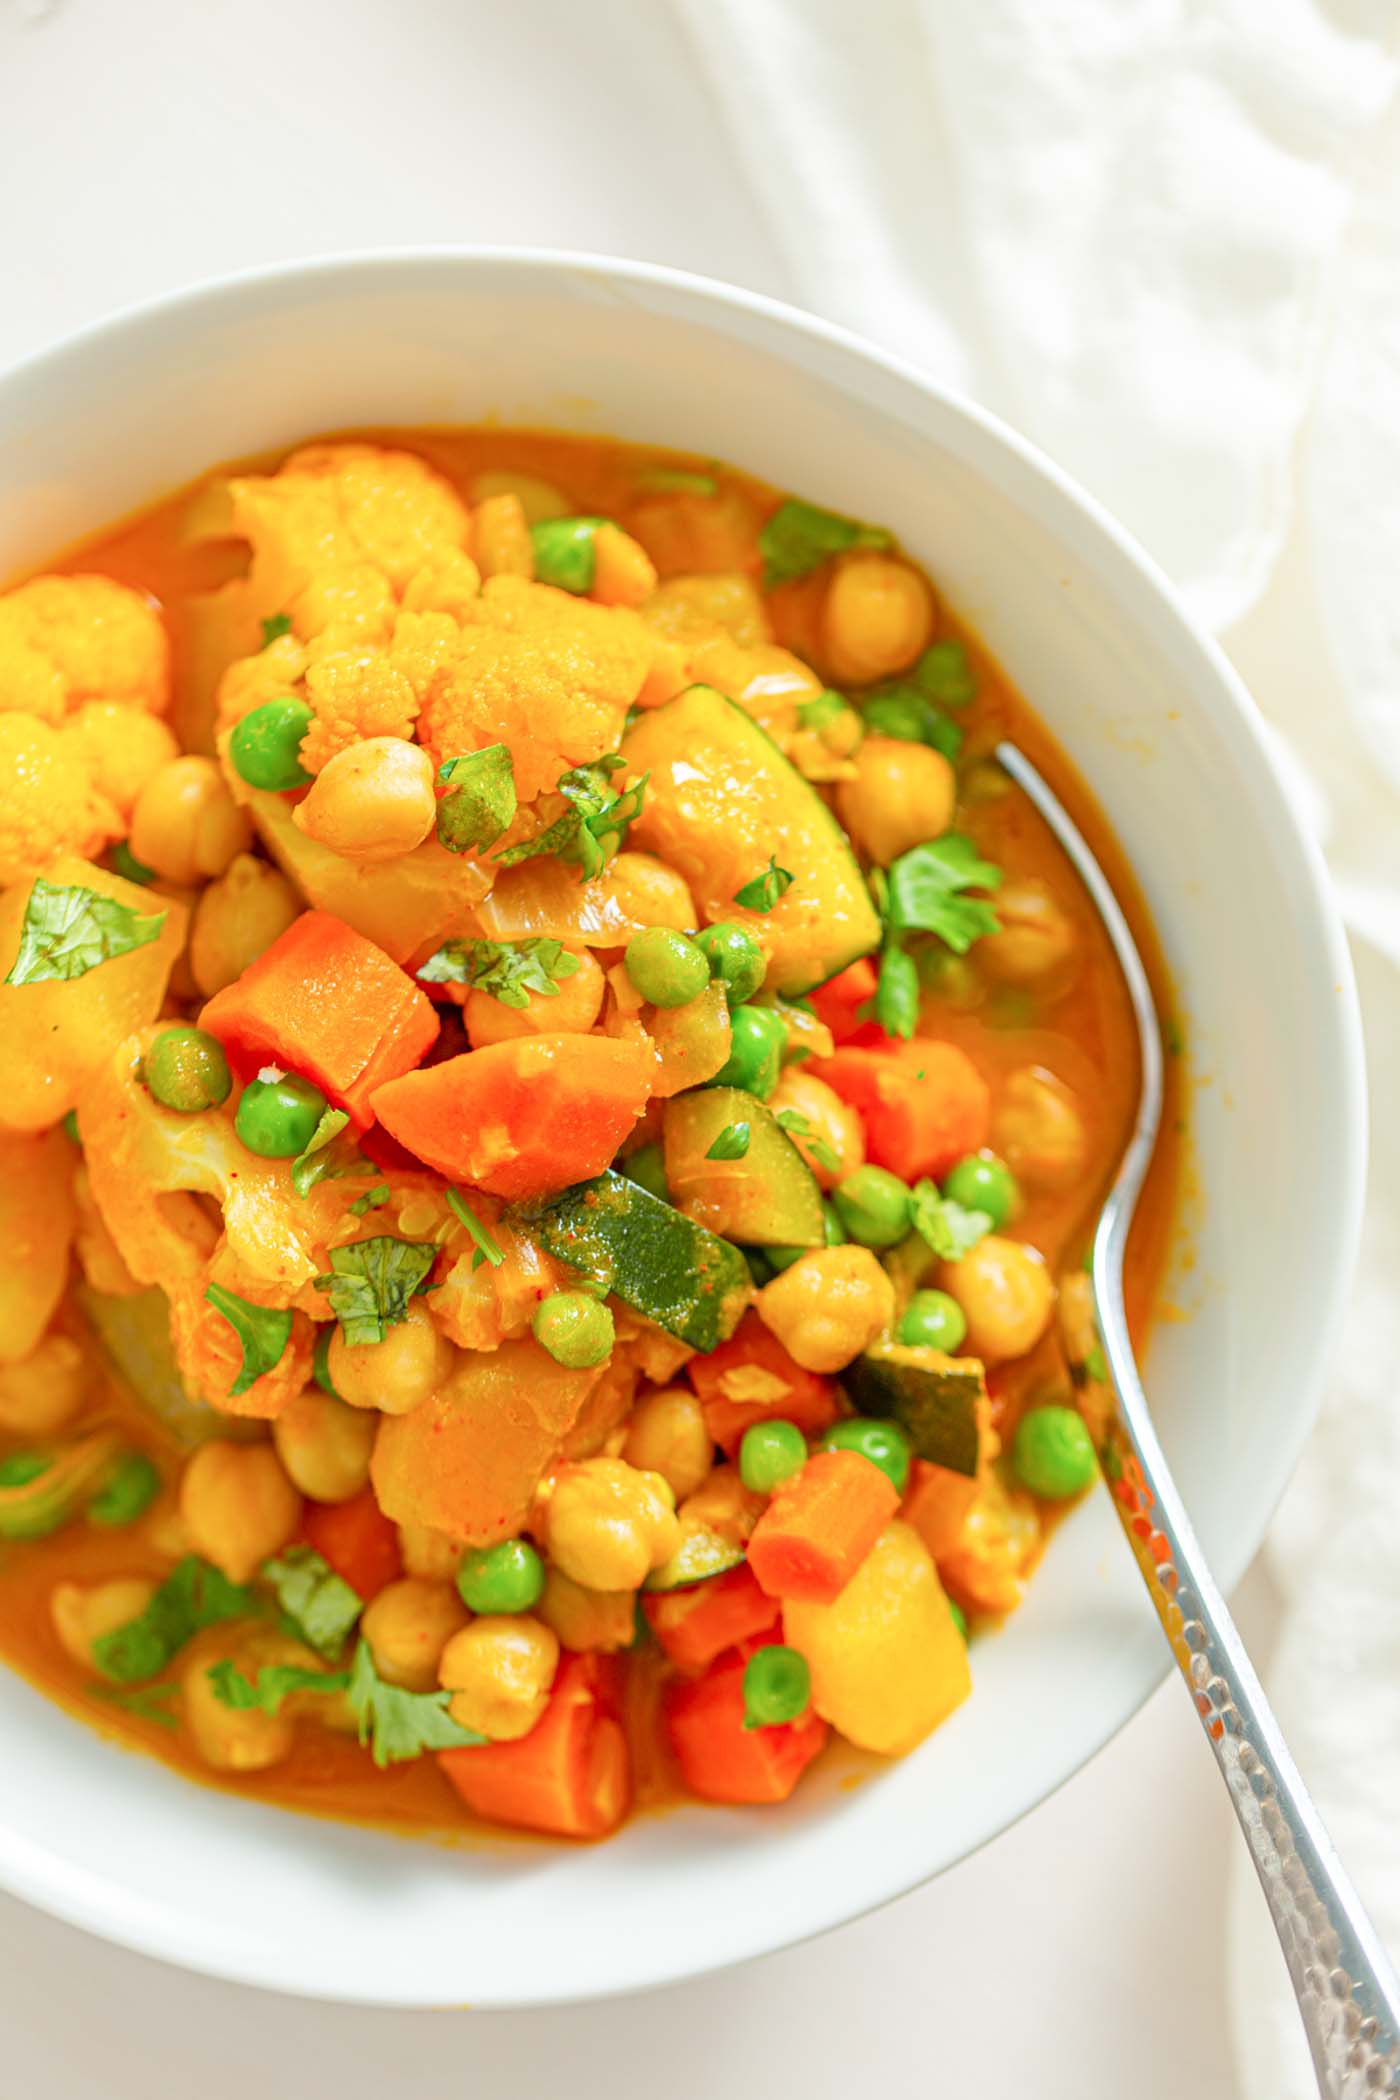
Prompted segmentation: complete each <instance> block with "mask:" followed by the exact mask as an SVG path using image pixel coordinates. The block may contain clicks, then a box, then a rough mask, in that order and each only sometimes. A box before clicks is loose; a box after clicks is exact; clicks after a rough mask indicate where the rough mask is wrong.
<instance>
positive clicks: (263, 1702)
mask: <svg viewBox="0 0 1400 2100" xmlns="http://www.w3.org/2000/svg"><path fill="white" fill-rule="evenodd" d="M204 1674H205V1675H206V1677H207V1678H208V1679H209V1682H210V1684H211V1685H212V1686H213V1687H214V1697H215V1698H216V1699H217V1700H218V1702H219V1704H220V1705H221V1706H227V1707H231V1708H232V1710H233V1712H234V1713H238V1714H246V1713H260V1714H269V1715H275V1714H278V1713H280V1712H281V1710H282V1701H283V1700H284V1699H288V1698H290V1697H291V1695H292V1693H293V1692H344V1691H348V1690H349V1687H350V1672H349V1671H348V1670H336V1671H327V1670H301V1669H298V1668H297V1666H296V1665H295V1663H269V1664H267V1665H266V1666H265V1667H264V1668H263V1669H261V1670H259V1671H258V1673H257V1675H256V1677H249V1676H248V1675H247V1674H246V1673H245V1672H244V1671H242V1670H240V1669H239V1667H238V1665H237V1663H235V1662H230V1661H229V1660H228V1659H227V1658H225V1660H224V1661H223V1662H216V1663H214V1664H213V1665H212V1667H211V1668H210V1669H208V1670H206V1671H205V1673H204Z"/></svg>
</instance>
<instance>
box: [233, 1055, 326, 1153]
mask: <svg viewBox="0 0 1400 2100" xmlns="http://www.w3.org/2000/svg"><path fill="white" fill-rule="evenodd" d="M266 1070H267V1072H268V1073H271V1074H274V1075H275V1076H273V1077H265V1076H264V1074H263V1073H259V1075H258V1077H257V1078H256V1079H250V1080H249V1081H248V1084H247V1085H246V1086H245V1087H244V1089H243V1092H242V1093H241V1094H240V1095H239V1097H238V1107H237V1109H236V1110H235V1111H234V1117H233V1127H234V1129H235V1130H236V1131H237V1132H238V1135H239V1136H240V1137H241V1138H242V1140H243V1142H244V1144H245V1145H246V1146H247V1147H248V1150H249V1151H250V1152H256V1153H257V1155H258V1157H259V1159H295V1158H296V1156H297V1154H298V1152H304V1151H305V1150H306V1148H307V1146H308V1145H309V1144H310V1143H311V1140H312V1138H313V1137H314V1136H315V1135H316V1125H317V1124H318V1123H319V1122H320V1120H321V1118H322V1116H323V1115H324V1114H325V1112H326V1097H325V1095H324V1094H323V1093H322V1092H321V1089H320V1088H319V1087H318V1086H313V1085H312V1084H311V1081H310V1080H309V1079H298V1078H297V1076H296V1074H295V1073H294V1072H277V1071H276V1068H275V1066H272V1065H269V1066H268V1067H267V1068H266Z"/></svg>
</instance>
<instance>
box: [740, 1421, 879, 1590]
mask: <svg viewBox="0 0 1400 2100" xmlns="http://www.w3.org/2000/svg"><path fill="white" fill-rule="evenodd" d="M898 1508H899V1492H898V1490H897V1489H896V1487H895V1485H894V1482H893V1481H892V1480H891V1479H890V1477H889V1475H888V1474H887V1473H883V1472H882V1471H881V1470H880V1468H879V1466H875V1465H872V1464H871V1463H870V1460H869V1459H868V1458H863V1457H862V1456H861V1454H860V1453H859V1452H858V1451H818V1452H817V1453H816V1455H815V1456H814V1457H812V1458H809V1459H808V1461H807V1463H806V1465H805V1466H804V1467H803V1468H802V1471H801V1472H800V1473H794V1474H793V1476H792V1478H791V1479H790V1480H785V1481H784V1482H783V1484H782V1486H781V1487H780V1488H779V1489H778V1491H777V1493H776V1494H775V1495H774V1497H773V1499H772V1501H771V1502H770V1503H769V1505H768V1507H767V1509H766V1510H765V1511H764V1512H763V1515H762V1516H761V1517H760V1518H759V1520H758V1522H757V1524H756V1525H755V1526H754V1532H753V1537H752V1538H751V1539H750V1540H749V1565H750V1567H751V1568H752V1569H753V1571H754V1574H755V1575H756V1576H757V1577H758V1580H759V1583H760V1584H761V1585H762V1587H763V1588H764V1589H765V1590H766V1591H767V1592H768V1594H769V1596H770V1597H781V1598H783V1600H784V1601H786V1600H787V1599H788V1598H798V1599H801V1600H803V1601H810V1602H813V1603H816V1604H829V1603H830V1602H831V1600H832V1598H833V1597H836V1596H839V1595H840V1593H841V1591H842V1590H843V1589H844V1588H845V1586H846V1584H847V1583H848V1582H849V1581H850V1579H851V1577H852V1576H853V1575H854V1574H855V1571H856V1569H857V1568H858V1567H859V1566H860V1564H861V1562H862V1561H863V1560H864V1559H865V1556H866V1554H867V1553H869V1551H870V1549H871V1547H872V1546H873V1545H874V1543H875V1541H876V1539H877V1538H878V1537H879V1536H880V1533H881V1532H882V1531H883V1530H884V1528H885V1526H886V1524H888V1523H889V1521H890V1518H891V1517H892V1516H893V1515H894V1513H895V1511H896V1510H897V1509H898Z"/></svg>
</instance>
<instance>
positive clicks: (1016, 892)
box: [977, 876, 1077, 984]
mask: <svg viewBox="0 0 1400 2100" xmlns="http://www.w3.org/2000/svg"><path fill="white" fill-rule="evenodd" d="M996 914H997V917H998V919H1000V921H1001V931H1000V933H988V934H984V935H983V937H982V939H981V940H980V941H979V942H978V943H977V961H978V964H979V966H980V967H981V969H982V971H983V974H984V975H985V976H987V977H991V978H994V979H995V980H996V982H997V983H998V984H1039V983H1040V982H1041V981H1042V980H1043V979H1045V978H1047V977H1052V976H1057V975H1058V974H1059V973H1060V972H1061V971H1063V970H1064V969H1065V968H1066V966H1067V964H1068V963H1069V961H1070V959H1071V958H1072V956H1073V954H1074V951H1075V946H1076V941H1077V936H1076V934H1075V930H1074V926H1073V923H1072V921H1071V920H1070V918H1069V915H1068V913H1067V912H1065V911H1064V910H1063V908H1062V907H1061V906H1060V905H1059V904H1058V903H1057V902H1056V900H1055V898H1054V897H1053V896H1052V895H1051V893H1050V890H1049V888H1048V886H1047V885H1046V884H1045V883H1043V882H1041V881H1039V880H1038V879H1037V878H1036V877H1035V876H1031V877H1029V878H1028V879H1027V880H1026V881H1025V882H1008V883H1006V884H1005V885H1004V886H1003V888H1001V889H999V890H998V891H997V896H996Z"/></svg>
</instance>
